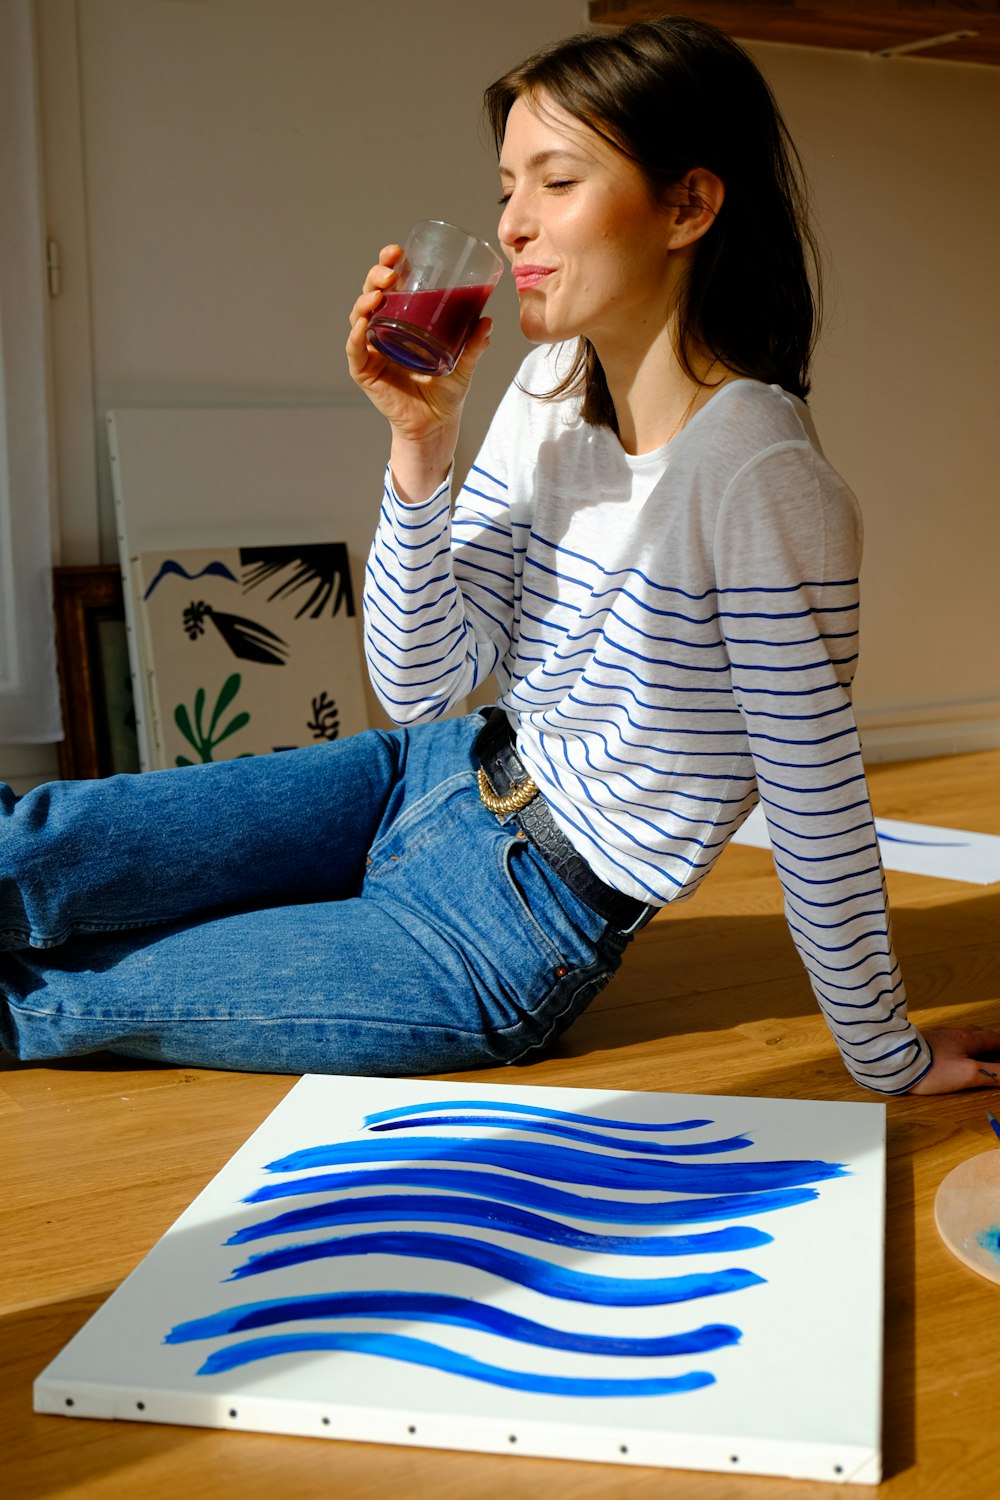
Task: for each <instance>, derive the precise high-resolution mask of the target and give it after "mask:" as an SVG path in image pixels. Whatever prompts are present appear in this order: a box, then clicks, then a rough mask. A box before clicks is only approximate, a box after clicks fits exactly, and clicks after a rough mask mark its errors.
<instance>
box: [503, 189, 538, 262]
mask: <svg viewBox="0 0 1000 1500" xmlns="http://www.w3.org/2000/svg"><path fill="white" fill-rule="evenodd" d="M535 233H536V229H535V226H534V224H533V222H532V220H531V216H530V215H529V214H528V212H527V211H526V209H525V206H524V199H523V198H522V197H521V196H520V194H518V193H517V192H516V191H515V192H512V193H511V195H510V197H509V198H508V199H507V202H506V203H505V204H504V210H503V213H502V214H501V215H500V222H499V224H498V225H497V237H498V238H499V240H500V243H501V245H502V246H503V248H504V251H505V252H506V254H507V255H508V257H513V256H514V255H515V254H516V252H517V251H518V250H520V249H523V247H524V246H525V245H526V244H527V243H528V242H529V240H532V239H534V237H535Z"/></svg>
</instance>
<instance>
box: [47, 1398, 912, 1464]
mask: <svg viewBox="0 0 1000 1500" xmlns="http://www.w3.org/2000/svg"><path fill="white" fill-rule="evenodd" d="M34 1410H35V1411H36V1412H38V1413H40V1414H42V1415H46V1416H62V1417H77V1418H84V1419H98V1420H107V1421H131V1422H146V1423H153V1424H158V1423H167V1424H170V1425H179V1426H185V1427H204V1428H210V1429H213V1430H216V1431H233V1432H262V1433H271V1434H276V1435H281V1436H288V1437H314V1438H328V1439H334V1440H336V1441H341V1442H343V1441H348V1442H356V1443H371V1444H385V1443H390V1444H392V1445H394V1446H396V1447H405V1448H421V1449H423V1448H432V1449H434V1448H437V1449H443V1450H448V1451H453V1452H468V1453H491V1454H506V1455H509V1456H512V1457H516V1456H518V1455H520V1456H521V1457H525V1458H553V1459H558V1460H567V1459H568V1460H572V1461H577V1462H587V1463H608V1464H618V1465H626V1466H632V1467H645V1468H662V1469H685V1470H695V1471H700V1472H713V1473H724V1474H737V1473H739V1474H755V1475H762V1476H767V1477H769V1478H788V1479H811V1480H820V1481H825V1482H827V1483H834V1484H877V1483H878V1482H879V1480H880V1478H881V1473H882V1464H881V1456H880V1454H879V1453H878V1452H877V1451H875V1450H872V1449H868V1448H865V1447H861V1446H858V1445H856V1444H846V1443H845V1444H837V1443H807V1442H788V1441H785V1440H777V1439H770V1438H747V1437H745V1436H744V1437H740V1438H726V1437H719V1436H714V1435H713V1436H704V1435H701V1434H697V1433H671V1434H662V1433H657V1432H651V1431H648V1430H645V1429H634V1428H615V1427H609V1426H606V1425H599V1426H589V1427H586V1428H580V1427H578V1426H575V1425H570V1424H565V1423H559V1422H524V1421H518V1422H516V1423H513V1422H504V1421H501V1420H498V1419H492V1418H484V1417H465V1416H457V1415H454V1414H448V1415H440V1414H437V1413H433V1412H431V1413H428V1412H421V1413H419V1414H418V1415H415V1416H414V1417H412V1418H408V1417H407V1416H406V1415H405V1414H403V1413H400V1414H399V1415H398V1417H393V1416H387V1414H386V1412H385V1411H384V1410H378V1409H376V1408H368V1407H344V1406H337V1405H333V1404H330V1405H325V1404H324V1403H322V1402H310V1403H308V1404H303V1403H301V1402H295V1403H290V1402H282V1401H277V1400H275V1399H274V1398H273V1397H254V1396H248V1395H243V1396H240V1397H239V1398H233V1397H226V1396H219V1397H218V1398H217V1399H215V1400H208V1401H206V1399H205V1398H204V1397H199V1398H192V1397H191V1396H187V1395H178V1394H175V1393H171V1392H154V1391H149V1392H146V1391H143V1392H136V1391H134V1390H130V1391H126V1390H124V1389H122V1388H121V1387H116V1386H100V1385H91V1384H88V1385H86V1386H85V1387H81V1386H78V1385H76V1384H74V1383H73V1382H68V1381H60V1380H51V1381H50V1380H48V1379H47V1378H46V1374H45V1373H44V1372H43V1374H42V1375H40V1376H39V1377H38V1379H37V1380H36V1381H35V1384H34Z"/></svg>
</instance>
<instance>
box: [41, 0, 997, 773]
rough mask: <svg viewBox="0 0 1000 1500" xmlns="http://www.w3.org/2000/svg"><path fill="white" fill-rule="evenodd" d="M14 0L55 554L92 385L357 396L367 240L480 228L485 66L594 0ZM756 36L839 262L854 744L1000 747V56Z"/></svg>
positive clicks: (829, 376) (118, 389) (482, 378)
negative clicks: (31, 9) (353, 364)
mask: <svg viewBox="0 0 1000 1500" xmlns="http://www.w3.org/2000/svg"><path fill="white" fill-rule="evenodd" d="M36 3H37V6H38V15H39V32H40V52H41V57H40V64H41V78H42V88H43V101H42V102H43V122H44V128H45V136H46V178H47V185H48V196H49V213H50V230H51V232H52V233H54V234H58V236H59V237H60V239H61V240H62V241H63V250H64V263H65V273H64V277H65V292H64V295H63V296H62V297H61V298H60V299H59V300H58V301H57V302H55V303H54V304H53V306H52V314H53V346H54V351H55V366H56V368H55V391H56V406H57V448H58V453H59V459H60V512H61V530H62V550H63V558H64V561H66V562H77V561H80V562H82V561H92V560H94V559H95V558H96V557H97V556H98V555H99V553H103V556H104V557H105V558H106V559H107V558H111V557H113V556H114V543H113V527H112V524H111V520H110V481H109V478H108V474H107V460H106V455H105V454H104V453H103V451H102V449H101V443H102V442H103V422H102V416H103V412H104V410H105V409H106V408H107V407H109V406H113V405H125V404H132V405H139V404H180V405H183V404H214V405H218V404H226V403H237V404H241V403H246V404H257V403H260V402H262V401H263V402H275V403H289V404H294V403H299V402H303V401H305V402H311V401H317V402H327V401H330V400H337V399H341V398H343V397H345V396H347V395H348V394H349V393H350V392H351V389H352V388H351V387H350V383H349V381H348V379H347V376H346V371H345V368H344V360H343V352H342V351H343V342H344V337H345V334H346V313H347V310H348V308H349V307H350V305H351V302H352V301H353V298H354V295H355V292H356V289H357V287H358V285H359V284H360V280H361V278H362V276H363V273H364V270H365V268H366V267H367V265H368V264H369V263H370V261H371V259H372V257H373V254H374V252H375V251H377V249H378V247H379V246H380V245H381V244H383V243H384V242H386V241H387V240H390V239H393V238H398V237H399V236H400V235H401V234H402V233H403V232H405V230H406V228H407V227H408V226H409V224H410V223H411V221H412V220H414V219H415V218H419V217H424V216H438V217H445V218H453V219H456V220H457V221H458V222H460V223H464V224H466V225H468V227H470V228H472V229H476V230H479V231H480V232H483V233H486V234H488V235H492V233H493V228H494V225H495V220H496V215H497V209H496V206H495V198H496V193H497V190H496V181H495V171H494V163H493V159H492V155H491V152H490V149H489V146H488V144H487V143H486V141H485V139H484V137H483V135H482V132H481V129H480V126H479V103H480V98H481V93H482V88H483V86H484V84H485V83H487V82H488V81H489V80H490V79H491V78H492V77H494V76H496V75H497V74H498V73H499V72H501V71H502V70H503V69H504V68H505V67H506V66H507V65H509V64H510V63H512V62H514V61H516V60H518V59H519V58H520V57H521V56H523V55H524V54H525V53H526V52H527V51H529V50H530V49H532V48H533V47H535V46H537V45H539V44H540V43H542V42H544V41H546V40H549V39H553V38H555V37H558V36H562V35H565V34H566V33H568V32H570V31H573V30H576V29H580V28H581V27H582V25H583V24H584V5H583V0H503V3H498V0H422V3H417V0H378V3H377V4H376V3H374V0H365V3H361V0H36ZM754 52H755V55H756V56H757V58H758V60H759V62H760V63H761V65H762V66H763V68H764V70H765V72H766V73H767V74H768V75H769V77H770V78H771V80H772V82H773V84H774V86H775V89H776V92H777V94H778V96H779V99H780V101H781V102H782V104H783V106H784V108H785V109H786V111H787V114H788V117H789V120H790V123H791V124H792V127H793V132H794V134H795V135H796V137H797V139H798V141H799V145H800V148H801V149H802V152H803V155H804V157H805V159H806V162H807V165H808V167H809V169H810V171H811V173H812V175H813V177H814V182H815V192H816V202H817V210H818V214H819V218H820V222H821V227H822V230H823V233H824V235H825V239H826V241H827V244H828V247H829V254H830V259H831V260H832V262H833V264H834V267H835V273H834V274H833V275H832V276H831V277H830V285H829V291H830V299H829V300H830V313H831V318H830V325H829V330H828V334H827V337H826V341H825V343H824V346H823V348H822V350H821V353H820V357H819V360H818V362H817V367H816V388H815V397H814V402H813V404H814V408H815V411H816V415H817V420H818V422H819V425H820V430H821V433H822V434H823V436H824V439H825V444H826V447H827V451H828V453H829V454H830V456H831V458H832V459H833V461H834V462H835V463H836V464H837V465H838V466H839V467H840V468H841V469H842V470H843V472H844V473H845V474H846V476H847V478H848V479H849V480H850V482H851V483H852V484H853V485H854V487H855V488H856V490H857V491H858V493H859V495H860V497H861V499H862V503H863V506H864V509H865V512H866V517H867V526H868V544H867V557H866V566H865V596H866V611H865V627H866V628H865V638H864V654H863V655H864V661H863V667H862V671H861V673H860V674H859V679H858V692H857V699H858V704H859V711H860V715H861V718H862V722H863V724H864V725H865V727H866V747H867V750H868V754H869V758H874V757H876V756H879V755H885V754H887V753H899V754H912V753H927V752H929V751H933V750H935V749H945V750H947V749H956V748H958V749H963V748H975V747H977V746H978V745H980V744H983V743H993V744H996V743H1000V651H998V650H997V648H996V645H995V643H994V642H995V636H994V634H993V631H994V626H993V599H994V597H995V595H996V588H995V583H994V578H993V575H994V573H995V570H996V561H997V552H998V548H997V543H998V540H1000V531H998V522H997V507H996V505H995V503H994V498H993V497H994V490H995V486H996V481H995V477H994V466H993V451H992V449H993V445H992V443H991V428H992V404H993V391H994V389H995V388H996V377H997V357H996V348H997V343H998V329H1000V291H998V286H997V278H996V277H995V275H994V272H993V267H994V265H995V262H996V246H997V244H998V243H1000V203H998V201H997V194H996V191H995V185H996V183H997V181H998V180H1000V173H998V167H1000V159H998V158H1000V69H985V68H976V67H961V66H958V65H952V64H947V63H928V62H926V61H912V60H911V61H903V60H896V61H894V62H883V61H876V60H873V59H865V58H859V57H857V56H854V55H851V54H843V53H828V52H813V51H810V50H806V49H801V48H784V47H776V46H763V45H761V46H758V47H755V48H754ZM513 300H514V299H513V295H512V292H511V288H510V287H509V286H505V285H502V286H501V288H500V290H499V291H498V293H497V294H496V296H495V299H494V308H493V310H494V312H495V314H496V316H497V318H498V325H499V326H498V332H497V336H496V338H495V340H494V347H493V349H492V350H491V352H490V354H489V356H488V362H486V363H484V366H483V367H482V368H481V372H480V375H479V376H477V382H476V387H475V388H474V392H473V396H472V398H471V400H470V408H469V414H468V423H467V430H466V434H465V439H464V443H463V450H462V453H461V454H460V462H461V463H462V464H465V463H467V462H468V461H469V459H470V458H471V456H472V453H473V452H474V448H475V444H476V442H477V441H478V438H479V436H480V435H481V433H482V431H483V429H484V427H485V425H486V422H487V420H488V417H489V413H490V411H491V410H492V408H493V406H494V404H495V402H496V400H497V398H498V396H499V394H500V391H501V390H502V388H503V386H504V385H505V383H506V381H507V379H508V378H509V376H510V374H511V372H512V371H513V369H514V368H515V366H516V364H517V361H518V359H519V358H520V355H521V353H522V352H523V349H524V345H523V344H522V342H521V340H520V336H519V334H518V333H517V332H516V328H515V326H514V309H513ZM99 536H100V540H99Z"/></svg>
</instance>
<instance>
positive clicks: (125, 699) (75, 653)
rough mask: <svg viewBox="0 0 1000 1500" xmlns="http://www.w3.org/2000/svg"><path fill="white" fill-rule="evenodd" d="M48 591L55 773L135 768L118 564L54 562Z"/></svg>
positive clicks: (89, 773)
mask: <svg viewBox="0 0 1000 1500" xmlns="http://www.w3.org/2000/svg"><path fill="white" fill-rule="evenodd" d="M53 594H54V607H55V617H56V649H57V653H58V662H59V692H60V697H61V700H62V712H63V726H64V729H65V738H64V739H63V741H62V743H61V744H60V745H59V774H60V775H61V776H63V777H65V778H74V779H78V778H79V779H91V778H94V777H99V776H111V775H113V774H114V773H115V772H116V771H137V770H138V769H139V759H138V751H137V749H136V747H135V727H134V725H135V716H134V712H133V708H132V693H131V684H130V683H129V680H128V670H127V660H128V656H127V649H126V634H125V607H124V603H123V600H122V581H121V572H120V569H119V567H118V564H117V563H97V564H94V565H92V566H85V567H66V568H55V569H54V570H53ZM123 664H125V665H124V670H122V666H123Z"/></svg>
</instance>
